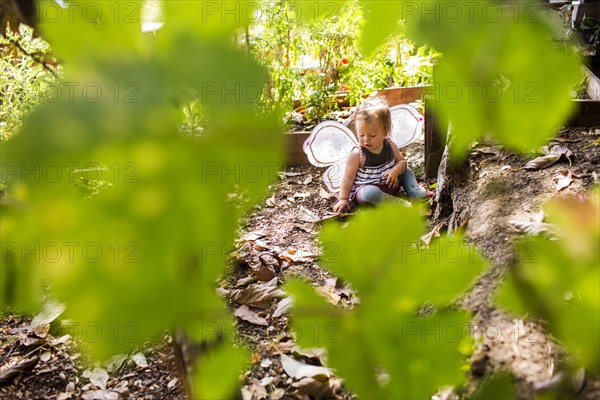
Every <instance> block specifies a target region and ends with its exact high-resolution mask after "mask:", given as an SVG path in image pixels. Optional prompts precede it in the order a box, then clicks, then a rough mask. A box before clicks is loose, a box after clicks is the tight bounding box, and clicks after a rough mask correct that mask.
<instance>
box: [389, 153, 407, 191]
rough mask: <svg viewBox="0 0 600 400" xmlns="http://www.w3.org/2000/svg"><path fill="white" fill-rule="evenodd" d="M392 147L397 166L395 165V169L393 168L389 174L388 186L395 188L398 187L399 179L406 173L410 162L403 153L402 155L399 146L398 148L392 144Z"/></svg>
mask: <svg viewBox="0 0 600 400" xmlns="http://www.w3.org/2000/svg"><path fill="white" fill-rule="evenodd" d="M390 145H391V146H392V151H393V152H394V160H396V165H394V168H392V169H391V170H390V172H389V173H388V174H387V179H386V184H387V185H388V186H391V187H393V188H395V187H398V177H399V176H400V175H402V174H403V173H404V172H405V171H406V168H407V166H408V162H407V161H406V159H405V158H404V156H403V155H402V153H400V149H398V146H396V144H395V143H393V142H392V143H390Z"/></svg>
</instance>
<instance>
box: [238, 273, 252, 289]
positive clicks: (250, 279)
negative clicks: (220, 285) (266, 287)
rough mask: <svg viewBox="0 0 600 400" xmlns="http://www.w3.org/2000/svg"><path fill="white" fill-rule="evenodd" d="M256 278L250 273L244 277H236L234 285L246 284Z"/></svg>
mask: <svg viewBox="0 0 600 400" xmlns="http://www.w3.org/2000/svg"><path fill="white" fill-rule="evenodd" d="M256 279H257V278H256V276H255V275H250V276H247V277H245V278H241V279H238V281H237V282H236V283H235V285H234V287H240V286H246V285H248V284H249V283H254V282H256Z"/></svg>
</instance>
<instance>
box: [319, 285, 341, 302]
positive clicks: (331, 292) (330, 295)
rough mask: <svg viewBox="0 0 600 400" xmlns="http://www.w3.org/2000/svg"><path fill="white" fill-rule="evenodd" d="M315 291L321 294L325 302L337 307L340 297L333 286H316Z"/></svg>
mask: <svg viewBox="0 0 600 400" xmlns="http://www.w3.org/2000/svg"><path fill="white" fill-rule="evenodd" d="M315 290H316V291H317V292H319V293H321V294H323V295H324V296H325V300H327V301H328V302H329V303H331V304H333V305H337V304H338V303H339V302H340V300H341V299H342V296H340V295H339V294H338V292H337V290H336V288H335V286H330V285H325V286H318V287H316V288H315Z"/></svg>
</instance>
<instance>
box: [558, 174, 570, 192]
mask: <svg viewBox="0 0 600 400" xmlns="http://www.w3.org/2000/svg"><path fill="white" fill-rule="evenodd" d="M571 182H573V179H572V174H571V171H569V170H563V171H559V173H558V174H556V175H554V184H555V185H556V191H557V192H560V191H561V190H562V189H564V188H566V187H567V186H569V185H570V184H571Z"/></svg>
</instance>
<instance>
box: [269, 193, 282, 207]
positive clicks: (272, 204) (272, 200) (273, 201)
mask: <svg viewBox="0 0 600 400" xmlns="http://www.w3.org/2000/svg"><path fill="white" fill-rule="evenodd" d="M265 204H266V205H267V206H268V207H279V206H280V203H279V202H278V201H277V199H276V198H275V195H273V196H271V197H269V198H268V199H267V201H265Z"/></svg>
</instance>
